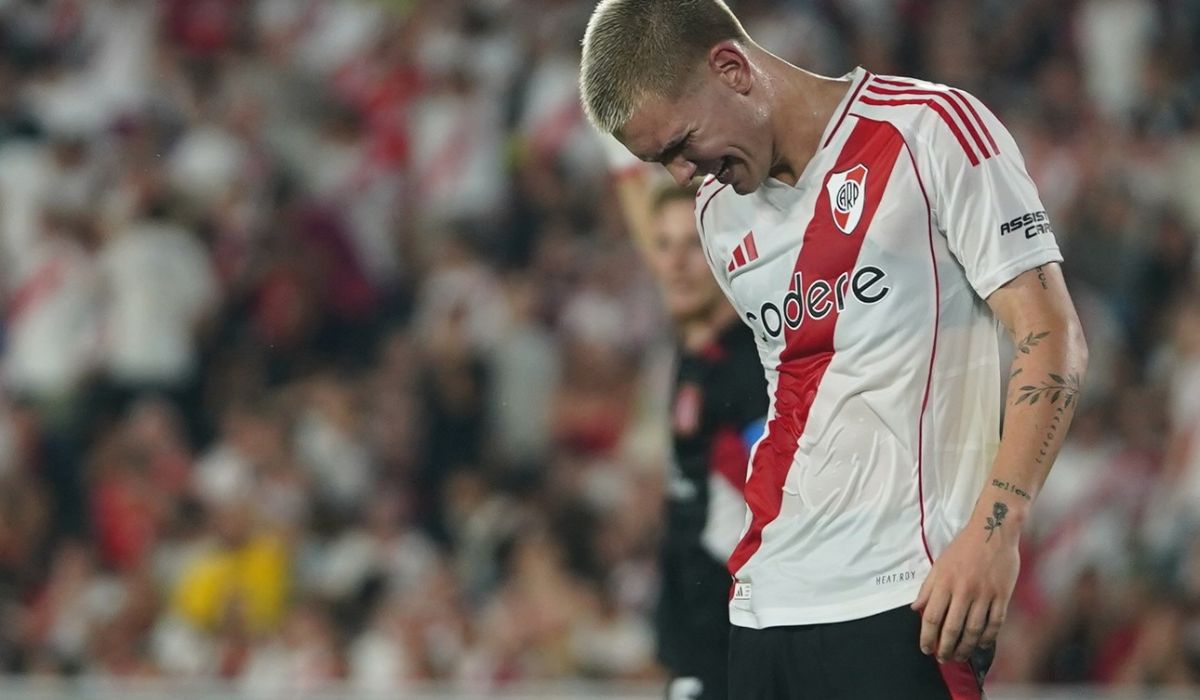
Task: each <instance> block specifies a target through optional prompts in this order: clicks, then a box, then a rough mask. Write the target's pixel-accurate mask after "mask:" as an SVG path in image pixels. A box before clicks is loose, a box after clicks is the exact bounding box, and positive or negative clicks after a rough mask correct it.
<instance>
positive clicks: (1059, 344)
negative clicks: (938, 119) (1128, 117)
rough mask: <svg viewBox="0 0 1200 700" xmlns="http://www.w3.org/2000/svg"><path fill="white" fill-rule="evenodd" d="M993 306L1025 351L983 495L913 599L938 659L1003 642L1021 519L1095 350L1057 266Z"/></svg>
mask: <svg viewBox="0 0 1200 700" xmlns="http://www.w3.org/2000/svg"><path fill="white" fill-rule="evenodd" d="M987 302H988V305H989V306H990V307H991V308H992V311H993V313H995V314H996V317H997V318H998V319H1000V321H1001V322H1002V323H1003V324H1004V326H1005V327H1006V328H1007V329H1008V331H1009V333H1010V334H1011V335H1012V338H1013V342H1014V344H1015V345H1016V347H1017V354H1016V361H1015V362H1014V363H1013V370H1012V375H1011V376H1010V378H1009V381H1008V391H1007V399H1006V408H1007V412H1006V415H1005V419H1004V433H1003V437H1002V438H1001V440H1000V447H999V450H998V451H997V453H996V458H995V461H994V462H993V464H992V471H991V473H990V474H989V475H988V478H987V481H986V483H985V485H984V489H983V493H982V494H981V495H980V497H979V501H978V502H977V503H976V506H975V511H974V512H973V513H972V515H971V519H970V521H969V522H968V524H967V526H966V528H965V529H964V530H963V531H962V533H960V534H959V535H958V537H956V538H955V540H954V541H953V542H951V543H950V545H949V546H948V547H947V548H946V551H945V552H943V553H942V556H940V557H939V558H938V560H937V561H936V562H935V563H934V568H933V571H932V572H930V574H929V577H928V578H927V579H926V580H925V584H924V585H923V586H922V588H921V592H920V594H919V595H918V597H917V601H916V602H915V603H914V604H913V607H914V608H915V609H918V610H922V611H923V623H922V628H921V641H920V644H921V649H922V651H924V652H925V653H935V652H936V654H937V657H938V660H939V661H947V660H949V659H951V658H954V659H957V660H960V661H962V660H965V659H966V658H967V656H968V655H969V654H970V653H971V651H973V650H974V649H975V648H976V647H977V646H990V645H991V644H993V643H994V642H995V640H996V636H997V635H998V634H999V632H1000V626H1001V625H1002V624H1003V622H1004V618H1005V616H1006V615H1007V612H1008V602H1009V599H1010V598H1011V597H1012V591H1013V588H1014V586H1015V585H1016V580H1017V572H1018V570H1019V568H1020V557H1019V555H1018V552H1017V545H1018V543H1019V539H1020V534H1021V525H1022V523H1024V521H1025V520H1026V519H1027V518H1028V516H1029V511H1030V508H1031V507H1032V505H1033V501H1034V499H1035V498H1036V497H1037V494H1038V493H1039V492H1040V491H1041V488H1042V484H1044V483H1045V481H1046V476H1047V475H1048V474H1049V472H1050V466H1051V465H1052V464H1053V463H1054V459H1055V457H1057V456H1058V452H1059V449H1061V447H1062V444H1063V440H1064V438H1065V437H1066V433H1067V428H1068V427H1069V426H1070V424H1071V419H1072V417H1073V416H1074V414H1075V408H1076V406H1077V404H1078V400H1079V399H1078V397H1079V391H1080V389H1081V386H1082V383H1083V378H1084V374H1085V372H1086V370H1087V346H1086V344H1085V342H1084V339H1083V332H1082V330H1081V328H1080V324H1079V318H1078V316H1077V315H1076V313H1075V307H1074V305H1073V304H1072V303H1071V298H1070V296H1069V295H1068V294H1067V289H1066V285H1065V284H1064V283H1063V279H1062V271H1061V269H1060V268H1059V266H1058V265H1057V264H1050V265H1045V266H1042V267H1038V268H1036V269H1033V270H1030V271H1028V272H1025V273H1024V274H1022V275H1020V276H1019V277H1017V278H1016V279H1014V280H1012V281H1011V282H1009V283H1008V284H1006V285H1005V286H1003V287H1002V288H1000V289H999V290H997V291H996V292H994V293H993V294H992V295H991V296H990V297H988V299H987Z"/></svg>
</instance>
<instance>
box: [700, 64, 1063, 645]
mask: <svg viewBox="0 0 1200 700" xmlns="http://www.w3.org/2000/svg"><path fill="white" fill-rule="evenodd" d="M848 77H850V78H852V84H851V86H850V88H849V90H848V91H847V94H846V96H845V97H844V98H843V99H842V103H841V105H839V107H838V109H837V110H836V112H835V113H834V116H833V118H832V119H831V120H830V122H829V124H828V125H827V126H826V129H825V133H824V134H823V135H822V138H821V144H820V147H819V150H818V151H817V153H816V154H815V155H814V156H813V158H812V160H811V161H810V162H809V163H808V165H807V167H806V168H805V169H804V172H803V173H802V174H801V176H800V178H799V180H798V181H797V183H796V186H795V187H790V186H788V185H786V184H785V183H782V182H780V181H778V180H773V179H771V180H768V181H767V182H766V183H765V184H764V185H763V186H762V187H760V188H759V189H758V190H757V191H756V192H754V193H752V194H750V195H746V196H739V195H737V194H736V193H735V192H734V191H733V190H731V189H729V188H728V187H726V186H723V185H721V184H720V183H719V182H717V181H715V180H713V179H711V178H710V179H709V180H708V181H706V182H705V183H704V185H703V186H702V187H701V189H700V193H699V196H698V198H697V206H696V216H697V222H698V224H699V230H700V232H701V234H700V235H701V238H702V240H703V243H704V248H705V252H706V254H707V256H708V261H709V264H710V265H711V266H712V268H713V272H714V273H715V274H716V277H717V280H718V282H719V283H720V285H721V287H722V289H723V290H724V291H725V294H726V296H728V297H729V299H730V301H731V302H732V303H733V305H734V306H735V307H736V308H737V310H738V312H739V314H740V316H741V317H742V319H743V321H745V322H746V323H747V324H748V325H749V326H750V327H751V328H752V329H753V330H754V333H755V336H756V338H757V343H758V352H759V356H760V358H761V360H762V365H763V367H764V369H765V371H766V375H767V384H768V391H769V392H770V409H769V412H768V415H767V427H766V431H765V433H764V435H763V437H762V438H761V439H760V440H759V441H758V442H757V443H756V444H755V446H754V449H753V451H752V453H751V457H750V468H749V470H748V474H749V475H748V477H747V482H746V489H745V494H746V502H747V506H748V508H747V511H748V512H747V516H746V525H745V528H744V530H743V532H742V537H741V539H740V542H739V544H738V546H737V548H736V550H735V551H734V553H733V556H732V557H731V558H730V560H729V568H730V571H731V572H732V573H733V574H734V577H735V582H734V586H733V589H732V591H731V601H730V617H731V620H732V622H733V623H734V624H736V625H740V626H744V627H753V628H762V627H771V626H777V625H798V624H812V623H826V622H839V621H844V620H851V619H856V618H860V617H865V616H868V615H873V614H875V613H879V612H882V611H885V610H889V609H892V608H896V607H899V606H902V605H906V604H909V603H911V602H912V601H913V600H914V599H915V598H916V594H917V591H918V590H919V588H920V586H921V583H922V582H923V580H924V579H925V576H926V574H927V573H928V572H929V570H930V566H931V562H932V561H933V559H934V558H935V557H937V556H938V554H939V553H940V552H941V551H942V550H943V549H944V548H945V547H946V545H947V544H948V543H949V542H950V540H951V539H953V538H954V537H955V535H957V534H958V533H959V532H960V531H961V529H962V528H963V527H964V526H965V524H966V521H967V519H968V518H969V516H970V513H971V510H972V508H973V507H974V504H975V501H976V499H977V498H978V496H979V494H980V492H981V490H982V487H983V484H984V479H985V477H986V475H987V473H988V471H989V470H990V467H991V463H992V458H993V456H994V455H995V452H996V448H997V446H998V443H999V437H1000V409H1001V401H1002V396H1001V387H1000V368H999V361H1000V352H999V347H998V343H999V327H998V322H997V321H996V319H995V318H994V316H993V315H992V314H991V312H990V310H989V308H988V307H987V305H986V304H985V303H984V299H986V298H987V297H988V295H990V294H991V293H992V292H993V291H995V290H996V289H997V288H999V287H1000V286H1001V285H1003V284H1005V283H1006V282H1008V281H1010V280H1011V279H1013V278H1014V277H1016V276H1018V275H1019V274H1021V273H1022V272H1025V271H1027V270H1030V269H1033V268H1035V267H1037V266H1039V265H1043V264H1046V263H1050V262H1059V261H1061V259H1062V258H1061V256H1060V254H1059V251H1058V246H1057V244H1056V243H1055V240H1054V236H1053V233H1052V232H1051V229H1050V226H1049V223H1048V222H1047V220H1046V214H1045V211H1044V208H1043V206H1042V204H1041V202H1040V201H1039V199H1038V194H1037V191H1036V189H1035V187H1034V184H1033V182H1032V181H1031V180H1030V178H1029V176H1028V174H1027V173H1026V170H1025V164H1024V161H1023V160H1022V158H1021V155H1020V153H1019V152H1018V150H1017V146H1016V144H1015V143H1014V142H1013V139H1012V137H1011V136H1010V135H1009V134H1008V132H1007V131H1006V130H1005V128H1004V127H1003V126H1002V125H1001V124H1000V122H999V121H998V120H997V119H996V117H995V116H994V115H993V114H992V113H991V112H990V111H988V109H987V108H986V107H984V106H983V104H981V103H980V102H979V101H978V100H976V99H975V98H974V97H972V96H970V95H968V94H966V93H964V92H962V91H960V90H955V89H953V88H948V87H946V86H943V85H935V84H931V83H926V82H921V81H917V80H910V79H901V78H884V77H879V76H874V75H871V74H870V73H868V72H866V71H864V70H862V69H858V70H856V71H854V72H853V73H851V74H850V76H848Z"/></svg>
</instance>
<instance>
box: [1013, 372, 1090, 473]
mask: <svg viewBox="0 0 1200 700" xmlns="http://www.w3.org/2000/svg"><path fill="white" fill-rule="evenodd" d="M1049 377H1050V381H1046V380H1042V383H1041V385H1040V386H1034V385H1032V384H1028V385H1025V386H1023V387H1021V389H1020V391H1021V392H1022V393H1021V395H1020V396H1018V397H1017V401H1016V403H1018V404H1021V403H1028V404H1029V405H1030V406H1032V405H1034V404H1035V403H1037V402H1038V400H1039V399H1042V398H1045V399H1046V402H1047V403H1049V404H1050V405H1052V406H1054V416H1053V417H1051V419H1050V424H1049V425H1047V426H1046V433H1045V435H1044V436H1043V438H1042V447H1041V449H1040V450H1039V451H1038V456H1037V457H1034V460H1033V461H1035V462H1037V463H1038V464H1044V463H1045V461H1046V457H1047V455H1049V454H1050V445H1051V443H1052V442H1053V441H1054V436H1055V435H1057V434H1058V429H1059V428H1061V427H1062V421H1063V415H1064V414H1065V413H1066V412H1067V410H1068V409H1070V408H1071V407H1072V406H1074V405H1075V403H1076V399H1077V398H1078V396H1079V387H1080V378H1079V375H1078V374H1068V375H1067V376H1066V377H1063V376H1062V375H1059V374H1054V373H1053V372H1051V373H1050V375H1049Z"/></svg>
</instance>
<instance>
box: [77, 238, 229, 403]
mask: <svg viewBox="0 0 1200 700" xmlns="http://www.w3.org/2000/svg"><path fill="white" fill-rule="evenodd" d="M100 263H101V267H102V270H103V275H104V283H105V294H106V301H107V303H106V307H105V324H104V334H105V346H106V353H105V361H106V365H107V369H108V371H109V373H110V376H112V377H113V378H114V379H115V380H117V381H121V382H129V383H151V384H163V385H178V384H179V383H181V382H184V381H186V380H187V378H188V377H189V375H190V374H191V373H192V371H193V370H194V369H195V366H196V361H197V356H196V326H197V323H198V322H199V321H200V320H201V317H202V316H203V314H204V313H205V311H206V310H207V309H208V308H209V307H210V306H211V305H212V304H213V303H214V302H215V301H216V295H217V286H216V280H215V278H214V276H213V272H212V269H211V267H210V264H209V260H208V255H207V254H206V253H205V251H204V248H203V247H202V246H201V245H200V242H199V241H197V240H196V238H195V237H194V236H193V235H192V234H191V233H190V232H189V231H187V230H186V229H184V228H182V227H180V226H178V225H176V224H173V223H166V222H138V223H135V224H133V225H131V226H130V227H129V228H128V229H126V230H124V231H122V232H119V233H117V234H116V236H115V239H114V240H113V241H111V242H110V243H109V244H108V245H107V246H106V247H105V248H104V251H103V252H102V253H101V256H100Z"/></svg>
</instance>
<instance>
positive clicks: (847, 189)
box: [825, 163, 867, 236]
mask: <svg viewBox="0 0 1200 700" xmlns="http://www.w3.org/2000/svg"><path fill="white" fill-rule="evenodd" d="M825 188H826V190H827V191H828V192H829V208H830V210H831V211H832V213H833V223H834V224H836V225H837V227H838V229H839V230H840V231H841V232H842V233H844V234H846V235H847V236H849V235H850V234H851V233H854V228H855V227H856V226H858V221H859V219H861V218H862V211H863V203H864V202H865V201H866V199H867V166H865V165H863V164H862V163H859V164H858V165H856V166H854V167H853V168H850V169H849V170H846V171H844V172H840V173H834V174H832V175H830V176H829V182H828V183H827V184H826V185H825Z"/></svg>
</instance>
